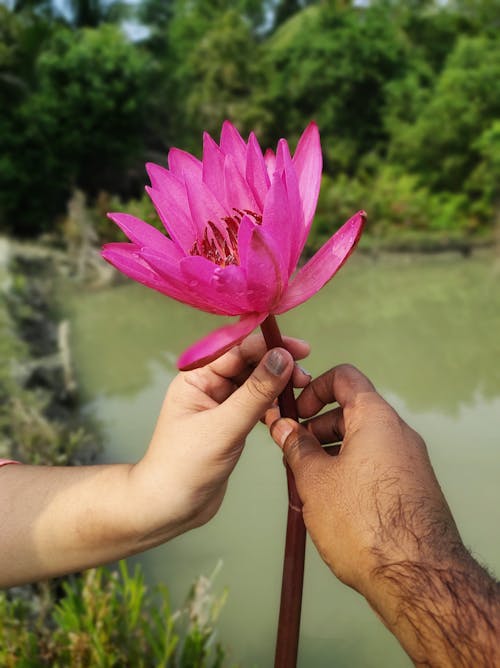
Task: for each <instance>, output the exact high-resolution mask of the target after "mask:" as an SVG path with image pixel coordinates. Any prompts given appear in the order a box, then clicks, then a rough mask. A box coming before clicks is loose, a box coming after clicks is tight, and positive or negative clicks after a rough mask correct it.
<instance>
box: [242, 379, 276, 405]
mask: <svg viewBox="0 0 500 668" xmlns="http://www.w3.org/2000/svg"><path fill="white" fill-rule="evenodd" d="M247 389H248V392H249V394H250V395H251V396H252V397H253V398H254V399H258V400H259V401H262V399H266V400H267V401H268V402H269V403H271V402H272V401H274V399H275V398H276V392H275V391H274V388H273V387H271V386H270V385H269V384H268V383H266V381H265V380H264V379H263V378H261V377H260V376H258V375H257V374H255V373H254V374H252V375H251V376H250V378H249V379H248V381H247Z"/></svg>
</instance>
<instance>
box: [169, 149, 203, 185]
mask: <svg viewBox="0 0 500 668" xmlns="http://www.w3.org/2000/svg"><path fill="white" fill-rule="evenodd" d="M168 166H169V168H170V171H171V172H172V173H173V174H175V175H176V176H178V177H186V178H187V179H195V180H196V179H201V173H202V164H201V162H200V160H198V158H195V157H194V155H191V153H187V152H186V151H182V150H181V149H180V148H171V149H170V151H169V152H168Z"/></svg>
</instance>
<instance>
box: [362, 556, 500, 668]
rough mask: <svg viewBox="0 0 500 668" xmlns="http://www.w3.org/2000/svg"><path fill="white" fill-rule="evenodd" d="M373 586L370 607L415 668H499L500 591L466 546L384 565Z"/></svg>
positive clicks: (374, 574) (373, 581)
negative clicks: (444, 555) (442, 554)
mask: <svg viewBox="0 0 500 668" xmlns="http://www.w3.org/2000/svg"><path fill="white" fill-rule="evenodd" d="M370 582H371V584H370V587H369V589H368V590H367V592H366V598H367V600H368V602H369V603H370V605H371V606H372V607H373V608H374V610H375V611H376V612H377V613H378V615H379V616H380V618H381V619H382V621H383V622H384V623H385V625H386V626H387V627H388V629H389V630H390V631H391V632H392V633H393V634H394V635H395V636H396V637H397V638H398V640H399V641H400V643H401V645H402V646H403V648H404V649H405V650H406V652H407V653H408V654H409V656H410V657H411V659H412V660H413V661H414V663H415V664H416V665H426V666H441V665H453V666H471V665H474V666H489V665H492V666H493V665H498V664H497V661H498V659H499V658H500V657H499V656H498V652H499V651H500V648H499V645H498V640H497V638H498V635H497V634H498V629H499V626H498V625H499V624H500V590H499V588H498V585H497V583H496V582H495V581H494V580H493V579H492V578H491V577H490V576H489V575H488V573H487V572H486V571H485V570H484V569H483V568H482V567H481V566H480V565H479V564H478V563H477V562H476V561H474V559H473V558H472V557H471V556H470V555H469V553H468V552H467V551H466V549H465V548H464V547H463V545H461V546H460V548H456V549H453V550H450V553H449V555H448V557H447V558H443V559H442V560H439V561H436V560H427V561H425V560H424V561H418V560H406V561H394V562H387V563H384V564H381V565H379V567H378V568H377V569H375V570H374V571H373V572H372V575H371V580H370ZM495 625H496V631H495Z"/></svg>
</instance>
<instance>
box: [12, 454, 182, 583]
mask: <svg viewBox="0 0 500 668" xmlns="http://www.w3.org/2000/svg"><path fill="white" fill-rule="evenodd" d="M132 469H133V467H131V466H129V465H107V466H86V467H33V466H24V465H21V466H19V465H12V466H9V467H5V468H4V469H3V470H2V471H1V475H0V508H1V510H2V512H1V517H0V587H9V586H13V585H15V584H21V583H24V582H33V581H36V580H40V579H44V578H49V577H53V576H56V575H61V574H63V573H68V572H74V571H78V570H82V569H84V568H88V567H90V566H94V565H97V564H100V563H106V562H110V561H114V560H116V559H119V558H121V557H125V556H128V555H130V554H133V553H135V552H138V551H140V550H142V549H146V548H147V547H150V546H151V545H150V544H148V543H149V542H151V543H152V544H156V543H157V542H159V540H160V539H158V540H155V541H148V540H147V539H146V540H145V533H147V532H148V530H149V528H148V526H147V522H144V523H142V522H141V515H144V516H145V515H146V514H147V513H146V509H145V508H143V507H142V505H141V506H140V508H138V507H137V506H138V505H139V504H138V503H136V497H137V495H136V494H135V490H134V484H133V482H132V481H131V471H132ZM171 533H172V535H174V531H173V530H172V532H171ZM168 537H170V536H169V535H168V528H167V530H166V533H165V535H164V536H161V539H163V540H164V539H166V538H168Z"/></svg>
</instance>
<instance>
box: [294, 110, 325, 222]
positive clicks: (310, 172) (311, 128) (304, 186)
mask: <svg viewBox="0 0 500 668" xmlns="http://www.w3.org/2000/svg"><path fill="white" fill-rule="evenodd" d="M293 162H294V165H295V169H296V171H297V176H298V179H299V190H300V197H301V199H302V204H303V207H304V220H305V226H306V234H307V232H308V231H309V228H310V226H311V223H312V219H313V216H314V212H315V211H316V204H317V203H318V195H319V188H320V185H321V170H322V168H323V158H322V155H321V143H320V139H319V130H318V126H317V125H316V123H310V124H309V125H308V126H307V128H306V129H305V130H304V133H303V134H302V137H301V138H300V139H299V143H298V144H297V149H296V151H295V154H294V156H293Z"/></svg>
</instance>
